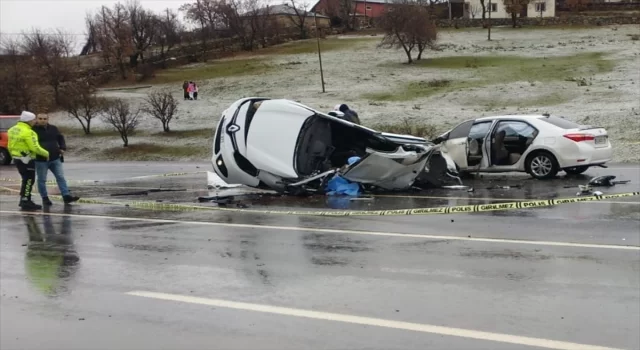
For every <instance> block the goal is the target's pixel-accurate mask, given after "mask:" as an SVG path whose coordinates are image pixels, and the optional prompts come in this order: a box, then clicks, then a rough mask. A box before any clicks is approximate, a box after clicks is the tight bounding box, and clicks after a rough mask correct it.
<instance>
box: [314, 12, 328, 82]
mask: <svg viewBox="0 0 640 350" xmlns="http://www.w3.org/2000/svg"><path fill="white" fill-rule="evenodd" d="M313 20H314V22H315V24H316V41H317V42H318V62H320V81H321V82H322V92H325V91H324V73H323V72H322V55H321V54H320V35H319V31H320V28H318V16H317V14H316V12H314V13H313Z"/></svg>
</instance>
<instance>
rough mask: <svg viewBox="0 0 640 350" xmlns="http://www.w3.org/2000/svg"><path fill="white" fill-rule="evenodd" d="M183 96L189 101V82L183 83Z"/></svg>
mask: <svg viewBox="0 0 640 350" xmlns="http://www.w3.org/2000/svg"><path fill="white" fill-rule="evenodd" d="M182 94H183V96H184V99H185V100H188V99H189V82H187V81H186V80H185V81H184V83H182Z"/></svg>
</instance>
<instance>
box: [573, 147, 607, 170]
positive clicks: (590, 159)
mask: <svg viewBox="0 0 640 350" xmlns="http://www.w3.org/2000/svg"><path fill="white" fill-rule="evenodd" d="M612 159H613V148H612V147H611V145H609V146H607V147H602V148H595V149H594V148H592V149H591V150H589V151H588V152H584V151H583V152H579V153H577V154H575V155H574V156H573V157H570V158H569V157H565V158H564V159H563V162H562V164H561V168H563V169H564V168H573V167H578V166H592V165H601V164H605V163H608V162H610V161H611V160H612Z"/></svg>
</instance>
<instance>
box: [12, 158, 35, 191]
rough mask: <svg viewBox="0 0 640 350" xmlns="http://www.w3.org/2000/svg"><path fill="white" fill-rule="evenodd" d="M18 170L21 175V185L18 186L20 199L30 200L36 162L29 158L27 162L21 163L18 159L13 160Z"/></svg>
mask: <svg viewBox="0 0 640 350" xmlns="http://www.w3.org/2000/svg"><path fill="white" fill-rule="evenodd" d="M15 163H16V167H17V168H18V172H19V173H20V176H21V177H22V185H21V186H20V199H28V200H31V190H33V184H34V183H35V181H36V163H35V162H34V161H33V160H31V161H30V162H29V163H26V164H25V163H23V162H22V161H21V160H20V159H16V160H15Z"/></svg>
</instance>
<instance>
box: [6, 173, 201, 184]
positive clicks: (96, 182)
mask: <svg viewBox="0 0 640 350" xmlns="http://www.w3.org/2000/svg"><path fill="white" fill-rule="evenodd" d="M203 173H206V171H194V172H181V173H166V174H152V175H141V176H134V177H129V178H125V179H110V180H67V183H68V184H78V185H79V184H88V183H91V184H99V183H106V182H110V181H118V182H121V181H130V180H141V179H148V178H155V177H176V176H184V175H194V174H203ZM21 181H22V180H21V179H16V178H8V177H0V182H21ZM45 183H46V184H47V185H57V184H58V182H57V181H56V180H47V181H46V182H45Z"/></svg>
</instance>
